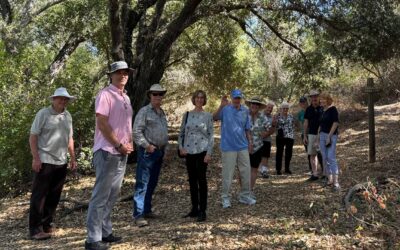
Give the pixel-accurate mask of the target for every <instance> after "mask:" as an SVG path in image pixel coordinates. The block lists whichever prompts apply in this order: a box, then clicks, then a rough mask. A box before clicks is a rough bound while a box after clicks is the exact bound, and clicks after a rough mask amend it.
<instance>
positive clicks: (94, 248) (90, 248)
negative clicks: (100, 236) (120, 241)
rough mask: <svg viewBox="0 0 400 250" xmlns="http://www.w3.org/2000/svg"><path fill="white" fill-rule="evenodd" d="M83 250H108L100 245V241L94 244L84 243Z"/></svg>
mask: <svg viewBox="0 0 400 250" xmlns="http://www.w3.org/2000/svg"><path fill="white" fill-rule="evenodd" d="M85 249H86V250H108V249H109V247H108V246H107V245H106V244H104V243H102V242H101V241H96V242H92V243H88V242H87V241H85Z"/></svg>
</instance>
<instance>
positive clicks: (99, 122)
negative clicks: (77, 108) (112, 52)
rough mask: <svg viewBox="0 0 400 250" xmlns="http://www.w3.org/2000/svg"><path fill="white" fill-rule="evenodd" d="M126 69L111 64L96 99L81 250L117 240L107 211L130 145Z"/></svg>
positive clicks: (103, 246) (121, 63)
mask: <svg viewBox="0 0 400 250" xmlns="http://www.w3.org/2000/svg"><path fill="white" fill-rule="evenodd" d="M131 71H133V69H131V68H129V67H128V65H127V63H126V62H124V61H118V62H114V63H112V64H111V71H110V72H108V75H109V76H110V79H111V84H110V85H109V86H108V87H106V88H104V89H102V90H101V91H100V92H99V93H98V95H97V97H96V104H95V110H96V130H95V137H94V147H93V152H94V155H93V165H94V166H95V168H96V182H95V184H94V188H93V193H92V197H91V199H90V203H89V209H88V215H87V233H88V237H87V239H86V242H85V249H88V250H98V249H108V246H107V245H106V244H104V243H112V242H118V241H121V239H122V238H121V237H118V236H115V235H114V234H113V233H112V224H111V211H112V208H113V206H114V204H115V202H116V201H117V199H118V195H119V192H120V189H121V185H122V180H123V178H124V174H125V168H126V161H127V157H128V154H130V153H131V152H132V151H133V150H134V149H133V144H132V115H133V111H132V107H131V102H130V99H129V97H128V96H127V95H126V93H125V90H124V87H125V85H126V83H127V82H128V76H129V73H130V72H131Z"/></svg>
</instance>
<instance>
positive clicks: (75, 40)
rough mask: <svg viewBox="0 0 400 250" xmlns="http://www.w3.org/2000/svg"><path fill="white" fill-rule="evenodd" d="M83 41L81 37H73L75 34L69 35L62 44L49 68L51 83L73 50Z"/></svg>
mask: <svg viewBox="0 0 400 250" xmlns="http://www.w3.org/2000/svg"><path fill="white" fill-rule="evenodd" d="M83 41H85V38H83V37H81V36H78V37H77V36H75V34H71V35H70V36H69V38H68V40H67V42H66V43H65V44H64V46H63V47H62V48H61V50H60V51H59V52H58V54H57V55H56V57H55V58H54V60H53V62H52V63H51V65H50V67H49V70H50V76H51V78H52V81H53V80H54V79H55V77H56V76H57V74H58V73H59V72H60V71H61V69H62V68H63V67H64V65H65V62H66V61H67V59H68V57H69V56H70V55H71V54H72V53H73V52H74V51H75V49H76V48H77V47H78V46H79V44H80V43H82V42H83Z"/></svg>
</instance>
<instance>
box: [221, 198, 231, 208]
mask: <svg viewBox="0 0 400 250" xmlns="http://www.w3.org/2000/svg"><path fill="white" fill-rule="evenodd" d="M229 207H231V201H230V200H229V199H227V198H225V199H222V208H229Z"/></svg>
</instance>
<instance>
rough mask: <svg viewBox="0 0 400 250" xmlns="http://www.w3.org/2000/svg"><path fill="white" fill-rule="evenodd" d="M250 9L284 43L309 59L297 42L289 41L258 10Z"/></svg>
mask: <svg viewBox="0 0 400 250" xmlns="http://www.w3.org/2000/svg"><path fill="white" fill-rule="evenodd" d="M250 11H251V12H252V13H253V14H254V15H255V16H256V17H258V18H259V19H260V20H261V21H262V22H263V23H264V24H265V25H267V27H268V28H269V29H270V30H271V31H272V32H273V33H274V34H275V35H276V36H277V37H278V38H279V39H280V40H281V41H282V42H284V43H286V44H287V45H289V46H290V47H292V48H294V49H296V50H297V51H298V52H299V53H300V54H301V56H302V57H303V59H304V60H305V61H307V57H306V55H305V54H304V52H303V50H302V49H301V48H299V47H298V46H297V45H296V44H294V43H292V42H291V41H289V40H288V39H286V38H285V37H283V35H282V33H280V32H279V31H278V30H277V29H276V28H275V27H273V26H272V25H271V24H270V23H269V22H268V20H267V19H266V18H264V17H262V16H261V15H260V14H259V13H258V12H257V11H256V10H254V9H250Z"/></svg>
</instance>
